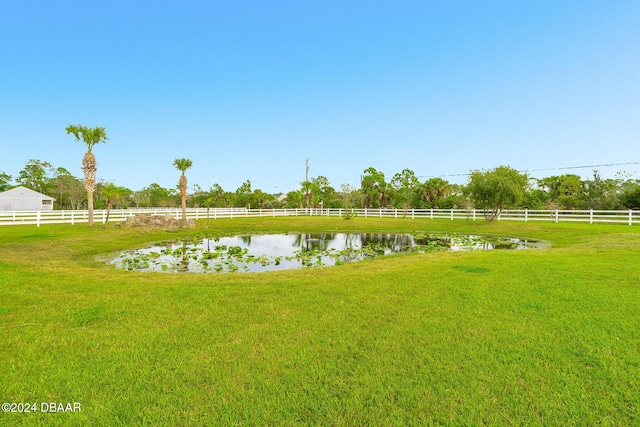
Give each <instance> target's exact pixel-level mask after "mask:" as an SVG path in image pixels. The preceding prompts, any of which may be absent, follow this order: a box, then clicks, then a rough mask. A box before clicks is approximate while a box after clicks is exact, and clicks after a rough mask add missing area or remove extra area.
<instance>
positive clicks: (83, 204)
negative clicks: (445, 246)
mask: <svg viewBox="0 0 640 427" xmlns="http://www.w3.org/2000/svg"><path fill="white" fill-rule="evenodd" d="M176 160H188V159H176ZM187 164H188V162H184V163H183V162H179V164H178V165H175V164H174V166H176V168H177V169H178V170H180V171H181V176H180V181H179V182H178V186H176V187H173V188H164V187H162V186H161V185H159V184H158V183H152V184H149V185H148V186H146V187H143V188H141V189H139V190H136V191H133V190H130V189H128V188H125V187H118V189H119V191H121V193H122V194H124V195H123V196H117V197H113V198H110V197H108V194H110V191H109V190H106V192H103V191H102V189H103V187H105V186H108V185H109V183H104V182H103V181H97V182H96V192H95V205H96V207H97V208H99V209H104V208H106V207H107V206H108V202H109V199H111V204H112V205H113V207H118V208H123V207H124V208H126V207H177V206H180V205H181V202H182V195H183V191H184V195H185V199H186V204H187V206H189V207H208V208H224V207H245V208H246V207H251V208H256V209H271V208H320V207H322V208H348V209H353V208H373V209H378V208H383V209H392V208H397V209H412V208H413V209H424V208H427V209H429V208H433V209H450V208H456V209H470V208H472V207H474V206H475V208H477V209H483V210H486V211H487V218H488V219H495V218H497V215H499V212H500V211H501V210H502V209H506V208H521V209H524V208H528V209H640V202H639V201H638V199H639V198H640V190H639V188H640V180H638V179H630V178H629V177H628V176H627V177H625V176H624V175H622V174H619V176H618V177H617V178H616V179H603V178H601V177H600V175H599V173H598V172H597V171H594V173H593V178H592V179H586V180H581V179H580V177H579V176H578V175H574V174H566V175H558V176H550V177H545V178H540V179H528V178H527V177H526V175H524V174H522V173H520V172H518V171H516V170H515V169H512V168H510V167H509V166H500V167H498V168H495V169H492V170H489V171H472V172H471V174H470V175H469V180H468V182H467V183H466V184H454V183H450V182H448V181H447V180H445V179H443V178H437V177H436V178H429V179H427V180H425V181H421V180H420V179H419V177H418V176H417V175H416V173H415V172H414V171H412V170H411V169H403V170H402V171H400V172H398V173H396V174H394V175H393V176H392V178H391V179H390V180H389V181H387V180H386V179H385V175H384V173H383V172H381V171H379V170H378V169H376V168H373V167H369V168H366V169H365V170H364V171H363V173H362V175H361V185H360V187H355V186H352V185H348V184H341V185H339V186H338V187H339V188H340V190H336V188H335V187H334V186H332V185H331V182H330V181H329V179H328V178H327V177H325V176H322V175H319V176H317V177H309V180H308V181H304V182H300V184H299V187H298V188H297V189H293V190H291V191H289V192H288V193H287V194H286V196H284V197H283V196H282V195H278V196H279V197H278V198H276V197H275V195H273V194H270V193H267V192H264V191H263V190H261V189H259V188H253V184H252V182H251V181H250V180H248V179H247V180H245V181H244V182H242V183H241V184H240V186H239V187H238V188H237V189H236V190H235V191H227V190H224V189H223V188H222V186H220V185H219V184H218V183H214V184H213V185H211V187H210V188H209V189H205V188H203V187H201V186H200V185H198V184H194V185H192V186H191V187H190V188H189V190H191V189H192V191H191V192H189V193H188V194H187V190H188V189H187V187H186V177H184V179H183V176H184V174H183V173H182V172H183V169H184V170H185V171H186V170H187V169H188V167H185V166H187ZM178 166H180V167H178ZM11 180H12V177H11V176H10V175H9V174H7V173H4V172H0V191H5V190H8V189H10V188H12V187H13V185H12V181H11ZM15 182H16V183H17V184H19V185H25V186H26V187H29V188H32V189H33V190H36V191H40V192H42V193H45V194H48V195H50V196H52V197H55V198H56V199H57V200H56V202H55V204H54V207H55V208H56V209H82V208H84V209H86V208H87V192H86V189H85V188H84V186H83V181H82V180H81V179H80V178H77V177H75V176H73V175H72V174H71V173H70V172H69V171H68V170H66V169H64V168H60V167H58V168H56V167H54V166H53V165H51V164H50V163H48V162H46V161H41V160H37V159H30V160H29V161H28V162H27V164H26V165H25V167H24V168H23V169H22V170H21V171H20V173H19V174H18V177H17V178H16V180H15ZM181 183H184V184H185V185H184V187H183V186H182V185H181Z"/></svg>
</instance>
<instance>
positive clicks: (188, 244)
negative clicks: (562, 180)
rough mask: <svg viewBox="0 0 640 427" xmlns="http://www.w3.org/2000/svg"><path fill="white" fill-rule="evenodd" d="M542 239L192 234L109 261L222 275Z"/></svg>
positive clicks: (514, 245) (516, 245) (529, 244)
mask: <svg viewBox="0 0 640 427" xmlns="http://www.w3.org/2000/svg"><path fill="white" fill-rule="evenodd" d="M542 246H544V243H543V242H541V241H532V240H520V239H513V238H491V237H486V236H460V235H455V236H450V235H432V234H423V233H414V234H379V233H375V234H374V233H318V234H264V235H252V236H230V237H218V238H190V239H184V240H181V241H170V242H165V243H162V244H157V245H154V246H151V247H148V248H143V249H136V250H130V251H123V252H121V253H120V254H118V255H117V256H116V257H115V258H114V259H112V260H111V261H109V263H110V264H113V265H115V266H116V267H118V268H123V269H125V270H136V271H160V272H174V273H175V272H190V273H223V272H262V271H274V270H291V269H298V268H305V267H319V266H329V265H340V264H343V263H345V262H355V261H360V260H363V259H366V258H372V257H376V256H384V255H389V254H393V253H402V252H430V251H440V250H454V251H455V250H490V249H511V250H518V249H529V248H539V247H542Z"/></svg>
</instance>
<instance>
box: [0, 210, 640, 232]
mask: <svg viewBox="0 0 640 427" xmlns="http://www.w3.org/2000/svg"><path fill="white" fill-rule="evenodd" d="M350 212H351V214H352V215H355V216H359V217H365V218H411V219H416V218H428V219H450V220H454V219H465V220H469V221H476V220H484V213H483V211H481V210H477V209H470V210H467V209H405V210H403V209H352V210H351V211H350ZM138 214H151V215H170V216H172V217H174V218H176V219H180V218H181V217H182V210H181V209H179V208H143V209H111V212H110V214H109V222H120V221H125V220H126V219H128V218H129V217H131V216H134V215H138ZM344 214H345V210H344V209H245V208H212V209H209V210H207V209H206V208H198V209H196V208H190V209H187V217H188V218H191V219H195V220H201V219H207V218H209V219H218V218H238V217H240V218H249V217H259V218H264V217H279V216H317V215H322V216H343V215H344ZM106 218H107V211H106V210H95V211H94V221H95V222H96V223H104V222H105V221H106ZM497 220H498V221H524V222H527V221H550V222H555V223H558V222H569V221H573V222H588V223H590V224H593V223H607V222H608V223H621V224H629V225H633V224H640V211H637V210H636V211H634V210H628V211H620V210H618V211H614V210H610V211H607V210H598V211H596V210H506V211H502V213H501V214H500V216H499V217H498V218H497ZM87 221H88V211H86V210H76V211H64V210H60V211H15V212H13V211H5V212H1V211H0V225H20V224H24V225H27V224H32V225H37V226H38V227H39V226H40V224H77V223H86V222H87Z"/></svg>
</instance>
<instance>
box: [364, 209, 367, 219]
mask: <svg viewBox="0 0 640 427" xmlns="http://www.w3.org/2000/svg"><path fill="white" fill-rule="evenodd" d="M364 217H365V218H366V217H367V208H364Z"/></svg>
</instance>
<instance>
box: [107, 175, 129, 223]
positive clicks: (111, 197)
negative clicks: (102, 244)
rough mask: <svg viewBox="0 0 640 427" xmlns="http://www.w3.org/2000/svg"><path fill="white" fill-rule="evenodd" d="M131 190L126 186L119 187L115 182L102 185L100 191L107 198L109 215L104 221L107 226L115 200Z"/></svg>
mask: <svg viewBox="0 0 640 427" xmlns="http://www.w3.org/2000/svg"><path fill="white" fill-rule="evenodd" d="M130 191H131V190H129V189H127V188H124V187H117V186H116V185H115V184H114V183H113V182H109V183H107V184H105V185H103V186H102V188H101V189H100V193H102V195H103V196H104V197H105V198H106V199H107V217H106V219H105V221H104V227H105V228H106V227H107V223H108V222H109V214H110V213H111V208H112V207H113V202H114V201H116V200H119V199H121V198H123V197H125V196H126V194H127V192H130Z"/></svg>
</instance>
